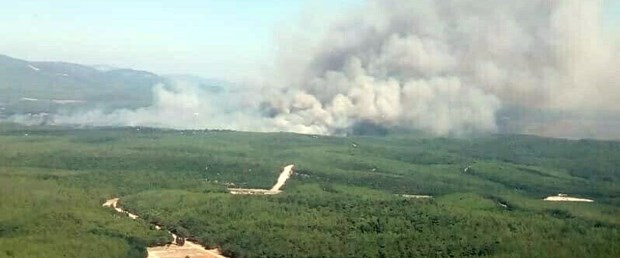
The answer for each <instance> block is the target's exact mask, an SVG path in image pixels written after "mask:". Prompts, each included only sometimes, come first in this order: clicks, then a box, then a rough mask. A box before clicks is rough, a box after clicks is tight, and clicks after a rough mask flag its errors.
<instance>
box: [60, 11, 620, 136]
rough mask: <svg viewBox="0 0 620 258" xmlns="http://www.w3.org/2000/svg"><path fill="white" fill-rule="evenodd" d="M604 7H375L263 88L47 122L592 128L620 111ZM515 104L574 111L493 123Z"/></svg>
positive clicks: (291, 55)
mask: <svg viewBox="0 0 620 258" xmlns="http://www.w3.org/2000/svg"><path fill="white" fill-rule="evenodd" d="M601 8H602V2H600V1H583V0H563V1H548V0H528V1H520V0H515V1H503V0H502V1H500V0H494V1H491V0H434V1H430V0H429V1H405V0H402V1H399V0H371V1H368V2H367V3H366V4H365V5H364V6H363V7H362V8H360V9H359V10H356V11H354V12H353V13H352V14H351V15H350V16H349V17H347V18H345V19H344V20H342V21H339V22H337V23H335V24H332V25H331V26H330V29H328V30H327V31H326V32H325V35H323V36H322V37H321V39H320V40H318V41H317V42H315V43H316V44H310V45H311V46H307V45H308V44H307V42H306V41H304V42H301V40H305V39H307V38H308V37H309V36H308V35H303V37H300V41H299V42H295V41H294V40H289V41H287V42H285V43H282V45H281V53H280V54H279V58H278V64H277V65H276V67H277V69H276V71H274V73H273V75H271V76H265V78H263V81H264V82H266V83H264V84H265V86H260V87H259V86H256V85H252V86H248V87H245V88H242V89H237V90H233V91H226V92H224V93H217V94H215V93H210V92H205V91H203V90H201V89H199V88H196V87H193V86H191V85H183V84H182V83H181V84H179V85H177V86H176V87H175V88H173V89H169V88H165V87H161V86H158V87H156V88H155V93H156V94H155V95H156V99H155V100H154V104H153V106H151V107H147V108H142V109H138V110H118V111H115V112H112V113H103V112H102V111H91V112H86V113H82V114H77V115H76V114H71V115H59V116H56V117H55V119H54V121H55V122H56V123H67V124H72V123H73V124H75V123H78V124H80V123H85V124H92V125H147V126H160V127H173V128H226V129H238V130H253V131H294V132H300V133H317V134H331V133H335V132H341V131H343V129H346V128H350V127H351V126H354V125H355V124H356V123H358V122H364V123H369V122H370V123H374V124H378V125H382V126H386V127H392V126H397V127H405V128H412V129H420V130H425V131H428V132H431V133H434V134H437V135H461V134H468V133H472V132H494V131H497V130H501V128H499V127H501V125H503V124H509V125H511V127H510V131H512V132H514V131H517V132H522V131H525V132H534V133H536V132H537V129H536V126H537V125H538V124H544V125H545V126H544V128H546V129H545V130H548V128H554V125H551V126H550V124H553V123H556V122H558V121H561V122H562V123H565V122H566V119H570V120H571V121H572V123H573V124H577V125H578V124H579V123H580V122H579V121H580V120H582V119H585V120H588V121H589V125H590V126H591V125H592V119H596V118H597V117H605V119H609V118H610V117H611V118H612V119H617V118H618V114H619V112H620V103H619V102H618V101H617V100H618V99H620V87H619V86H620V85H619V81H620V78H619V77H618V76H619V75H618V74H619V73H618V67H619V65H620V62H619V61H618V60H619V59H618V58H620V56H618V54H617V53H620V48H619V47H618V41H613V40H612V36H611V35H605V34H604V29H603V26H602V25H601V22H602V21H601V19H602V18H601ZM311 36H314V35H311ZM293 38H294V37H293ZM269 74H271V73H269ZM261 85H262V84H261ZM515 107H516V109H518V110H528V112H529V113H532V110H535V111H536V110H539V111H541V113H543V114H544V113H546V112H550V113H553V114H556V113H562V114H573V115H569V116H564V117H560V118H558V117H557V116H549V117H547V116H545V115H540V114H538V115H537V116H528V117H522V116H520V115H517V116H499V115H498V114H516V113H515V112H511V111H510V110H507V109H511V108H515ZM528 112H521V113H519V114H525V113H528ZM534 113H536V112H534ZM601 113H604V114H608V115H605V116H600V115H599V114H601ZM574 114H580V115H574ZM581 115H583V116H585V117H586V118H584V117H582V116H581ZM532 117H536V118H535V119H534V120H532ZM504 120H510V121H508V122H506V121H504ZM603 124H605V125H609V124H616V125H617V124H618V123H617V121H616V123H603ZM555 126H556V127H557V125H555ZM539 131H540V130H539ZM545 133H546V134H550V135H553V132H551V133H549V131H545Z"/></svg>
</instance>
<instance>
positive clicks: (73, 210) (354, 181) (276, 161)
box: [0, 124, 620, 257]
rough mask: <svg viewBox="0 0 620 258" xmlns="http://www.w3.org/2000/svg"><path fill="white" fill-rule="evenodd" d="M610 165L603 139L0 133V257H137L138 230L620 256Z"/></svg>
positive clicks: (303, 249) (383, 249)
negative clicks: (249, 191) (116, 202)
mask: <svg viewBox="0 0 620 258" xmlns="http://www.w3.org/2000/svg"><path fill="white" fill-rule="evenodd" d="M288 164H295V167H296V170H295V174H294V175H293V177H292V178H291V179H290V180H289V181H288V182H287V184H286V185H285V186H284V188H283V192H282V193H281V194H279V195H270V196H258V195H257V196H241V195H230V194H229V193H228V192H227V189H226V188H227V186H230V185H233V184H234V185H235V187H247V188H270V187H271V185H273V184H274V182H275V180H276V178H277V177H278V174H279V172H280V170H281V168H282V167H283V166H285V165H288ZM619 168H620V142H613V141H592V140H561V139H549V138H541V137H535V136H525V135H485V136H476V137H469V138H433V137H428V136H425V135H423V134H419V133H396V132H389V133H388V134H387V135H385V136H350V137H328V136H313V135H298V134H290V133H246V132H232V131H209V130H199V131H175V130H160V129H150V128H136V127H127V128H80V129H77V128H63V127H36V126H35V127H24V126H19V125H14V124H0V193H1V195H0V196H2V201H1V202H0V257H146V247H147V246H155V245H161V244H164V243H166V242H169V241H171V239H170V237H169V236H168V235H167V234H166V233H164V231H157V230H153V226H152V223H156V224H159V225H162V226H164V227H165V228H167V229H169V230H171V231H173V232H176V233H178V234H179V235H181V236H185V237H188V238H190V239H193V240H195V241H197V242H200V243H203V244H204V245H206V246H208V247H218V248H220V249H221V250H222V252H223V253H224V254H225V255H226V256H230V257H463V256H489V257H620V172H619V171H618V169H619ZM558 193H566V194H569V195H571V196H575V197H582V198H589V199H593V200H594V202H593V203H566V202H546V201H543V200H542V199H543V198H544V197H546V196H549V195H556V194H558ZM403 194H412V195H416V194H422V195H431V196H433V198H432V199H414V198H405V197H403V196H402V195H403ZM112 197H121V201H120V202H121V205H122V206H123V207H124V208H125V209H127V210H129V211H132V212H134V213H136V214H139V215H140V216H141V218H140V219H138V220H131V219H129V218H127V217H125V216H123V215H120V214H118V213H116V212H114V211H113V210H112V209H107V208H103V207H101V204H102V203H103V202H104V201H105V200H106V199H108V198H112Z"/></svg>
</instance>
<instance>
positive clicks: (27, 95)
mask: <svg viewBox="0 0 620 258" xmlns="http://www.w3.org/2000/svg"><path fill="white" fill-rule="evenodd" d="M160 83H163V84H165V83H167V80H166V79H165V78H164V77H161V76H159V75H157V74H154V73H150V72H146V71H138V70H132V69H115V70H107V71H104V70H98V69H96V68H93V67H90V66H86V65H80V64H73V63H66V62H31V61H26V60H21V59H16V58H12V57H9V56H5V55H0V105H1V106H2V107H3V110H4V113H22V112H43V111H45V112H54V111H56V110H58V109H61V108H71V106H81V107H83V106H97V107H106V108H120V107H127V108H132V107H139V106H146V105H149V104H150V102H151V100H152V91H151V89H152V87H153V86H154V85H156V84H160ZM24 100H27V101H26V102H25V101H24ZM69 104H70V105H69Z"/></svg>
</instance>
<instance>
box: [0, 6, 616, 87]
mask: <svg viewBox="0 0 620 258" xmlns="http://www.w3.org/2000/svg"><path fill="white" fill-rule="evenodd" d="M361 2H363V0H322V1H319V0H316V1H311V0H260V1H258V0H217V1H216V0H196V1H191V0H133V1H128V0H54V1H50V0H19V1H15V0H0V6H2V8H0V17H1V18H0V35H2V39H1V40H0V54H5V55H9V56H13V57H16V58H21V59H27V60H33V61H38V60H45V61H67V62H75V63H82V64H107V65H113V66H118V67H128V68H134V69H141V70H149V71H153V72H156V73H161V74H168V73H192V74H197V75H201V76H204V77H211V78H224V79H231V78H232V79H234V78H244V77H247V76H250V77H251V76H255V75H256V74H257V73H259V72H260V68H261V66H264V65H266V64H268V63H269V60H270V59H272V57H273V53H274V50H275V47H276V46H277V42H276V39H275V38H276V36H275V34H276V33H283V32H285V31H286V30H285V29H283V28H286V27H287V26H299V25H300V24H301V25H302V26H303V24H302V22H301V21H302V17H306V16H312V20H313V21H314V22H321V21H322V20H325V21H326V20H329V19H334V17H337V16H339V15H346V13H347V12H350V11H351V10H353V9H354V8H355V7H356V6H357V5H360V4H361ZM606 5H607V8H605V9H606V13H605V17H606V18H605V19H606V23H607V24H608V26H609V27H611V28H617V27H620V1H615V0H607V4H606Z"/></svg>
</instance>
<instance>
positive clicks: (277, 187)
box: [228, 164, 295, 195]
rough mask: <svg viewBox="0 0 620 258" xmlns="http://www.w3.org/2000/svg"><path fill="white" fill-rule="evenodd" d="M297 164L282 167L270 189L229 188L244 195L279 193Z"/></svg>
mask: <svg viewBox="0 0 620 258" xmlns="http://www.w3.org/2000/svg"><path fill="white" fill-rule="evenodd" d="M294 167H295V165H292V164H291V165H288V166H286V167H284V168H283V169H282V172H281V173H280V176H279V177H278V181H277V182H276V184H275V185H273V187H272V188H271V189H269V190H266V189H248V188H228V191H230V193H231V194H242V195H260V194H262V195H271V194H279V193H281V192H282V191H281V190H280V188H282V186H284V184H285V183H286V180H288V179H289V178H290V177H291V176H292V175H293V168H294Z"/></svg>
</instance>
